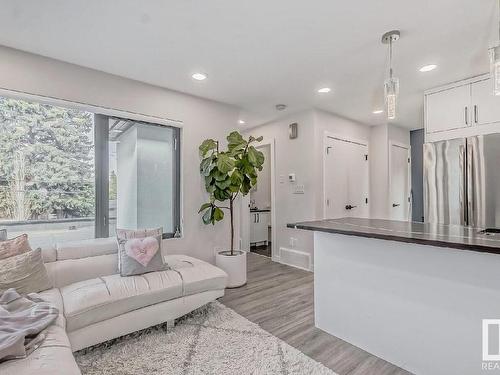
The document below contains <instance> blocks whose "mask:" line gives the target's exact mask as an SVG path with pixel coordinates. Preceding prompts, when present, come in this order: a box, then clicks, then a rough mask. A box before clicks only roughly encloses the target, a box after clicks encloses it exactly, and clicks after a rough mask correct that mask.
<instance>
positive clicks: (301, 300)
mask: <svg viewBox="0 0 500 375" xmlns="http://www.w3.org/2000/svg"><path fill="white" fill-rule="evenodd" d="M247 261H248V282H247V284H246V285H244V286H242V287H241V288H237V289H226V295H225V296H224V297H222V298H221V299H220V301H221V302H222V303H223V304H225V305H226V306H228V307H230V308H232V309H233V310H235V311H236V312H237V313H239V314H240V315H242V316H244V317H245V318H247V319H248V320H250V321H252V322H254V323H257V324H259V325H260V326H261V327H262V328H263V329H265V330H266V331H267V332H269V333H271V334H273V335H275V336H277V337H279V338H280V339H282V340H283V341H285V342H286V343H288V344H289V345H291V346H293V347H294V348H296V349H298V350H300V351H301V352H303V353H304V354H306V355H308V356H309V357H311V358H313V359H315V360H316V361H318V362H321V363H322V364H324V365H325V366H327V367H329V368H330V369H332V370H333V371H335V372H336V373H337V374H339V375H389V374H390V375H395V374H398V375H399V374H401V375H402V374H406V375H408V374H411V373H409V372H408V371H405V370H403V369H401V368H399V367H397V366H395V365H393V364H391V363H389V362H387V361H384V360H383V359H381V358H378V357H376V356H374V355H372V354H370V353H368V352H366V351H364V350H362V349H360V348H358V347H356V346H354V345H351V344H349V343H348V342H346V341H344V340H341V339H339V338H337V337H335V336H332V335H329V334H328V333H326V332H323V331H322V330H320V329H318V328H316V327H315V326H314V296H313V291H314V288H313V283H314V280H313V279H314V277H313V274H312V273H311V272H307V271H303V270H300V269H297V268H294V267H289V266H286V265H284V264H281V263H276V262H273V261H271V259H269V258H267V257H265V256H261V255H257V254H252V253H249V254H248V255H247Z"/></svg>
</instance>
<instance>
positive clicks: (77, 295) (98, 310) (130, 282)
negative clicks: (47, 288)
mask: <svg viewBox="0 0 500 375" xmlns="http://www.w3.org/2000/svg"><path fill="white" fill-rule="evenodd" d="M61 295H62V298H63V302H64V314H65V317H66V326H67V330H68V332H72V331H74V330H77V329H79V328H82V327H86V326H88V325H90V324H93V323H97V322H100V321H103V320H106V319H110V318H113V317H115V316H118V315H121V314H124V313H127V312H129V311H132V310H136V309H139V308H141V307H145V306H149V305H153V304H155V303H159V302H164V301H168V300H171V299H174V298H178V297H181V296H182V279H181V277H180V276H179V274H178V273H177V272H175V271H171V270H168V271H159V272H151V273H146V274H144V275H140V276H129V277H121V276H120V275H111V276H103V277H99V278H96V279H91V280H86V281H81V282H77V283H74V284H71V285H68V286H65V287H63V288H61Z"/></svg>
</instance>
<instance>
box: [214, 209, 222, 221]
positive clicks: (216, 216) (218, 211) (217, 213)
mask: <svg viewBox="0 0 500 375" xmlns="http://www.w3.org/2000/svg"><path fill="white" fill-rule="evenodd" d="M222 219H224V211H222V210H221V209H220V208H219V207H216V208H215V210H214V220H215V221H221V220H222Z"/></svg>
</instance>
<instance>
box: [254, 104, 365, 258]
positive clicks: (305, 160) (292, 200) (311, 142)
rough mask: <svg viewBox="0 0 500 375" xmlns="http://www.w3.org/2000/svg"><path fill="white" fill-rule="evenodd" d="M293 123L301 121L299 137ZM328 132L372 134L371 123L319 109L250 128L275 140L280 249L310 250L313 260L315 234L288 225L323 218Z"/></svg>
mask: <svg viewBox="0 0 500 375" xmlns="http://www.w3.org/2000/svg"><path fill="white" fill-rule="evenodd" d="M293 122H297V123H298V138H297V139H289V137H288V125H289V124H291V123H293ZM326 131H328V132H330V133H335V134H338V135H342V136H347V137H350V138H354V139H358V140H360V139H363V140H369V136H370V128H369V127H368V126H366V125H362V124H359V123H356V122H354V121H351V120H348V119H344V118H341V117H339V116H336V115H333V114H330V113H328V112H324V111H319V110H309V111H304V112H300V113H297V114H292V115H289V116H287V117H286V118H283V119H281V120H278V121H274V122H272V123H268V124H265V125H262V126H259V127H257V128H254V129H250V130H249V131H248V134H251V135H253V136H255V137H257V136H263V137H264V138H265V139H274V140H275V154H276V173H275V175H276V176H275V177H276V181H275V183H276V222H277V228H276V241H277V247H276V248H277V249H279V248H288V249H293V250H298V251H302V252H306V253H308V254H310V255H311V257H312V259H313V256H314V254H313V250H314V242H313V233H312V232H309V231H302V230H295V229H290V228H287V227H286V225H287V224H288V223H293V222H298V221H308V220H316V219H322V216H323V152H324V148H323V139H324V134H325V132H326ZM290 173H295V176H296V182H295V183H289V182H288V181H287V180H288V175H289V174H290ZM282 181H283V182H282ZM295 184H303V185H304V194H294V193H293V187H294V185H295ZM292 239H293V240H292ZM291 242H293V245H292V244H291Z"/></svg>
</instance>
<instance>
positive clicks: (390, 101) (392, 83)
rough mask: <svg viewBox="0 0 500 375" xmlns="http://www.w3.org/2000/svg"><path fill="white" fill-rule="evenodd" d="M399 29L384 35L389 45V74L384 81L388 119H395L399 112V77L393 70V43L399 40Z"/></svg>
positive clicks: (383, 39) (384, 41)
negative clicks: (394, 74) (395, 75)
mask: <svg viewBox="0 0 500 375" xmlns="http://www.w3.org/2000/svg"><path fill="white" fill-rule="evenodd" d="M400 35H401V34H400V32H399V30H392V31H388V32H386V33H385V34H384V35H382V43H383V44H387V45H389V72H388V73H389V75H388V78H387V79H386V80H385V82H384V97H385V106H386V113H387V119H388V120H394V119H395V118H396V114H397V106H398V95H399V79H398V78H396V77H394V76H393V74H392V72H393V70H392V45H393V43H394V42H395V41H397V40H399V37H400Z"/></svg>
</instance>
